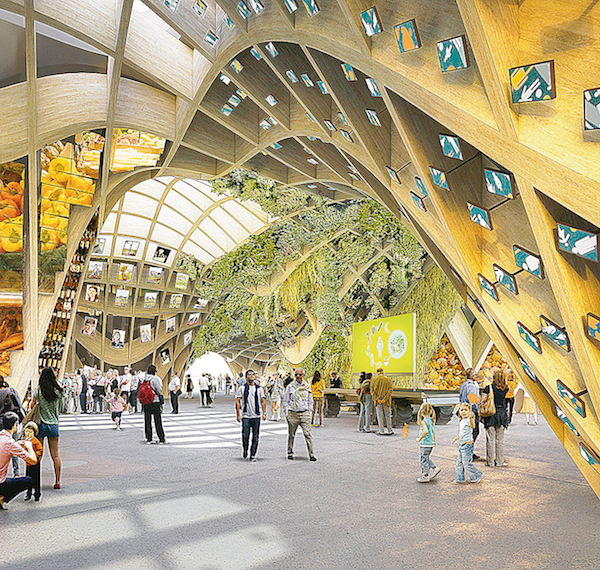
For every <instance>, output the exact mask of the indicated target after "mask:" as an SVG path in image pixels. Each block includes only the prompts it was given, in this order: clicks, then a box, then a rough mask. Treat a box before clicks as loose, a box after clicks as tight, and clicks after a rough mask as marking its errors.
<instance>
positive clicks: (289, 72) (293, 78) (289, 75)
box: [285, 69, 299, 83]
mask: <svg viewBox="0 0 600 570" xmlns="http://www.w3.org/2000/svg"><path fill="white" fill-rule="evenodd" d="M285 74H286V75H287V78H288V79H289V80H290V81H291V82H292V83H298V81H299V80H298V77H297V76H296V74H295V73H294V72H293V71H292V70H291V69H288V70H287V71H286V72H285Z"/></svg>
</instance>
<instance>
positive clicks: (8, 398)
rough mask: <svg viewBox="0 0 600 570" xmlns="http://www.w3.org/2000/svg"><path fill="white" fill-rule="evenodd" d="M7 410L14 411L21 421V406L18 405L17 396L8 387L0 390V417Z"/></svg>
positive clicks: (22, 415)
mask: <svg viewBox="0 0 600 570" xmlns="http://www.w3.org/2000/svg"><path fill="white" fill-rule="evenodd" d="M7 412H14V413H15V414H17V416H19V421H20V422H22V421H23V417H24V414H23V410H22V409H21V406H19V403H18V402H17V398H16V397H15V395H14V393H13V391H12V390H11V389H10V388H4V389H3V390H0V418H2V417H4V414H6V413H7Z"/></svg>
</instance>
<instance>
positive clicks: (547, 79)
mask: <svg viewBox="0 0 600 570" xmlns="http://www.w3.org/2000/svg"><path fill="white" fill-rule="evenodd" d="M509 75H510V89H511V93H512V102H513V103H530V102H533V101H544V100H548V99H554V98H555V97H556V82H555V77H554V61H543V62H541V63H534V64H532V65H523V66H520V67H513V68H512V69H511V70H510V71H509Z"/></svg>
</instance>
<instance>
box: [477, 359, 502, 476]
mask: <svg viewBox="0 0 600 570" xmlns="http://www.w3.org/2000/svg"><path fill="white" fill-rule="evenodd" d="M490 390H493V393H494V405H495V406H496V413H495V414H492V415H491V416H489V417H487V418H482V420H483V425H484V426H485V434H486V464H487V466H488V467H506V466H507V463H506V462H505V461H504V430H505V429H506V428H507V427H508V409H507V406H506V394H508V384H507V383H506V378H505V376H504V372H502V371H500V370H497V371H496V372H494V381H493V382H492V384H491V385H490V386H486V387H485V388H484V389H483V392H484V393H485V394H489V393H490Z"/></svg>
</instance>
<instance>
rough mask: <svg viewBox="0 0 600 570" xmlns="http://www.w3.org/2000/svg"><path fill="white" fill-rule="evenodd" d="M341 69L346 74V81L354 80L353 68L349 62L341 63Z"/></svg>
mask: <svg viewBox="0 0 600 570" xmlns="http://www.w3.org/2000/svg"><path fill="white" fill-rule="evenodd" d="M341 66H342V71H343V72H344V75H345V76H346V79H347V80H348V81H356V80H357V79H356V73H355V72H354V68H353V67H352V66H351V65H350V64H349V63H342V64H341Z"/></svg>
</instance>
